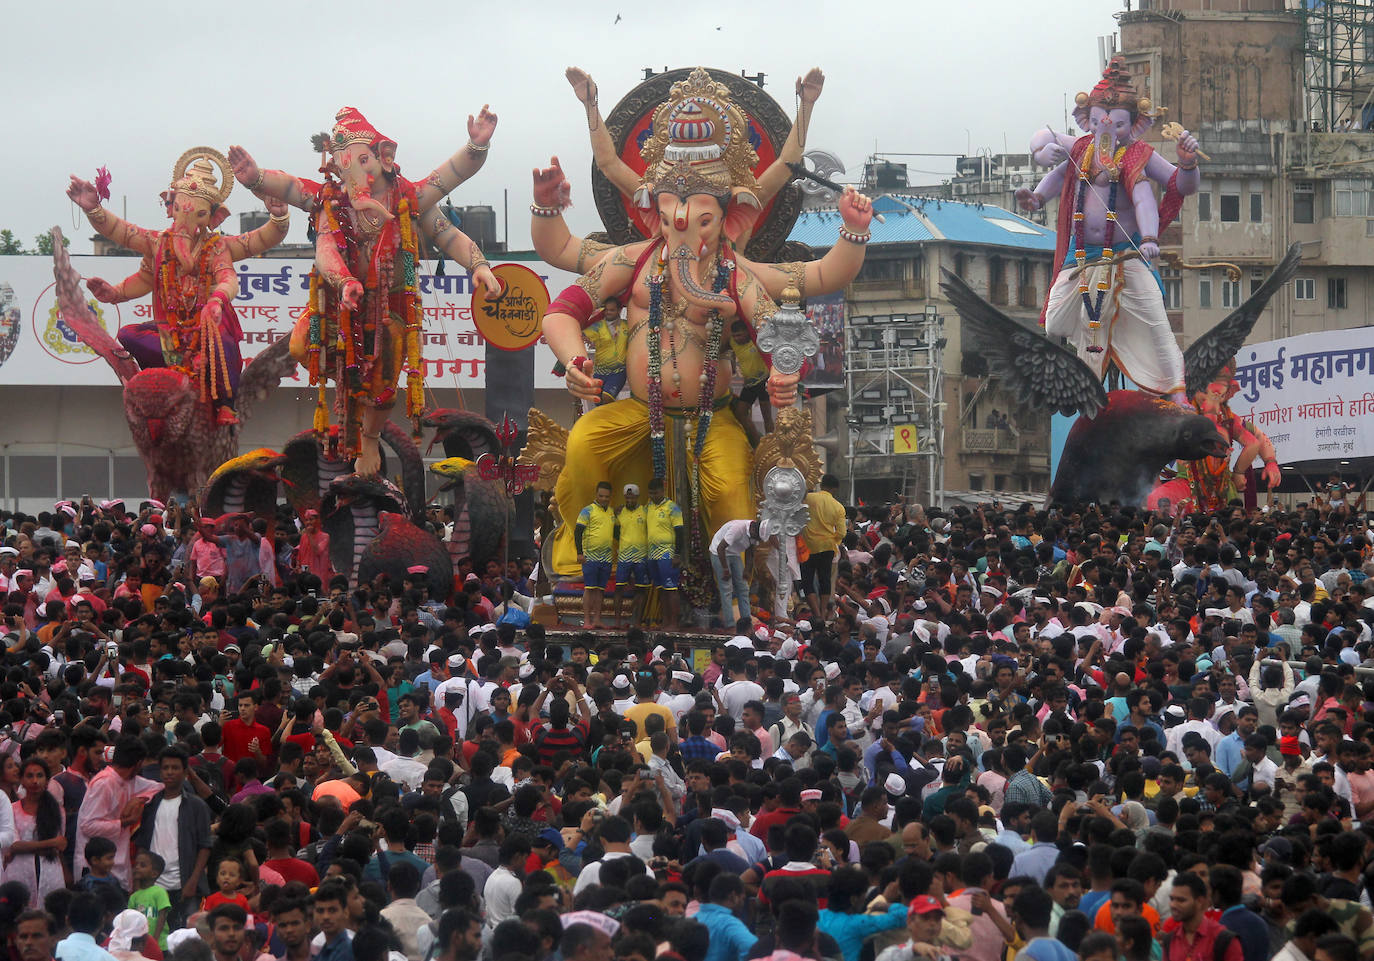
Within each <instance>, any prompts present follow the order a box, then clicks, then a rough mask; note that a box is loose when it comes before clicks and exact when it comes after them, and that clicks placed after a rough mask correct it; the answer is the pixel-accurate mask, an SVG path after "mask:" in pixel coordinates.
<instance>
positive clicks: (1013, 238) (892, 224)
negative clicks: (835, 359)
mask: <svg viewBox="0 0 1374 961" xmlns="http://www.w3.org/2000/svg"><path fill="white" fill-rule="evenodd" d="M873 209H874V210H876V211H877V212H879V213H881V214H882V215H883V217H884V219H885V220H886V221H887V222H886V223H879V222H878V221H877V220H874V221H873V224H872V228H871V229H872V231H873V240H872V243H874V244H910V243H920V242H921V241H926V240H949V241H951V242H954V243H961V244H988V245H991V246H997V247H1013V248H1018V249H1021V250H1043V251H1046V252H1049V253H1053V251H1054V232H1053V231H1052V230H1049V229H1048V228H1046V227H1042V226H1040V225H1039V224H1035V223H1031V222H1030V221H1029V220H1026V219H1025V218H1024V217H1020V216H1018V215H1016V214H1014V213H1012V212H1011V211H1009V210H1004V209H1003V208H1001V207H995V206H991V205H988V204H983V205H982V206H979V205H978V204H968V203H963V202H962V201H958V200H936V199H935V198H933V197H913V196H906V195H902V194H884V195H883V196H881V197H878V198H877V199H875V200H874V201H873ZM840 224H841V220H840V215H839V213H838V212H837V211H835V210H834V209H820V210H804V211H802V214H801V216H800V217H798V218H797V223H796V225H795V226H794V227H793V228H792V233H791V234H790V235H789V236H788V239H789V240H796V241H800V242H801V243H804V244H807V245H809V246H812V247H829V246H832V245H833V244H834V243H835V236H836V232H837V231H838V230H839V228H840Z"/></svg>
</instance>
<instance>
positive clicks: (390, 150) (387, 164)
mask: <svg viewBox="0 0 1374 961" xmlns="http://www.w3.org/2000/svg"><path fill="white" fill-rule="evenodd" d="M377 159H378V160H380V161H381V163H382V169H383V170H385V171H386V172H387V173H395V172H396V145H395V144H394V143H392V142H391V141H390V140H384V141H382V142H381V143H380V144H378V145H377Z"/></svg>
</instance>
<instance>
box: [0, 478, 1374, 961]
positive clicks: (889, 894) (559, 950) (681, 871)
mask: <svg viewBox="0 0 1374 961" xmlns="http://www.w3.org/2000/svg"><path fill="white" fill-rule="evenodd" d="M825 493H826V495H827V496H829V497H832V498H834V496H835V495H836V494H837V493H838V492H837V490H836V489H835V487H834V485H831V486H830V487H829V488H827V491H826V492H825ZM659 494H660V492H659V491H656V490H655V491H651V497H650V503H656V502H657V496H658V495H659ZM836 503H838V501H837V502H836ZM842 514H843V517H842V519H841V520H840V524H841V526H842V528H843V529H842V530H841V531H839V532H838V533H839V534H840V535H841V536H840V537H839V543H838V544H835V545H834V550H833V551H831V552H828V553H829V555H830V556H828V557H824V556H823V555H825V554H826V553H827V552H826V551H824V550H818V551H815V552H814V553H813V552H809V551H808V552H807V554H808V556H807V561H806V564H805V571H804V576H803V578H802V580H803V581H804V583H802V584H801V585H800V588H801V589H800V590H799V591H798V592H797V595H796V598H795V602H794V605H795V606H794V608H793V609H792V610H790V611H788V612H787V614H788V616H778V615H777V613H776V612H775V610H774V608H773V598H772V596H768V597H764V598H762V599H760V598H758V597H757V596H754V597H752V598H749V597H748V592H747V591H746V598H739V597H736V598H734V601H735V602H736V603H739V617H738V619H737V620H736V621H735V624H734V628H733V631H732V632H728V633H726V634H722V635H721V636H720V637H719V639H718V641H717V642H715V643H706V644H705V645H702V644H699V643H698V642H697V640H693V639H692V638H690V637H687V636H684V635H668V634H657V633H646V632H644V631H643V630H640V629H637V628H634V629H630V630H629V631H627V632H625V633H623V634H622V633H619V632H616V633H611V632H608V631H584V632H581V633H566V634H564V633H558V634H554V633H550V632H549V631H546V630H545V628H544V627H542V626H541V625H540V624H539V623H537V622H530V621H529V619H528V618H526V619H524V623H523V626H520V625H517V623H515V622H514V620H515V619H507V618H505V617H504V616H503V615H502V614H501V613H500V612H502V611H503V610H504V611H509V610H511V608H512V603H513V599H514V598H515V597H517V596H519V597H523V598H526V599H529V598H530V597H532V596H533V594H534V593H535V589H534V586H533V585H532V583H531V581H530V577H529V574H530V568H531V566H532V565H530V564H524V565H522V564H519V563H514V564H511V565H508V566H507V567H506V568H504V569H501V568H500V566H499V565H491V566H489V568H488V569H487V570H486V571H480V572H470V571H466V570H460V571H459V572H458V577H457V580H458V582H459V583H458V588H459V589H457V590H453V589H452V586H451V585H446V584H444V585H437V584H432V583H430V582H429V581H428V575H427V573H426V572H425V571H423V570H419V571H412V572H411V574H410V576H408V578H407V579H406V581H405V582H403V583H401V584H392V583H385V582H379V583H370V584H362V585H350V584H349V583H348V582H347V580H346V579H345V578H342V577H337V576H324V577H322V576H321V573H322V572H321V571H320V569H319V568H317V567H312V566H311V565H310V564H303V563H302V562H301V557H302V556H317V555H318V553H319V551H320V547H321V545H320V543H319V541H318V528H317V526H313V524H312V521H311V520H310V519H301V520H299V521H296V520H294V519H288V518H286V517H285V516H284V517H283V518H281V519H279V520H277V521H276V522H274V523H273V524H272V525H271V526H270V527H267V528H265V529H264V530H259V531H256V532H255V531H253V529H252V525H251V524H249V523H247V521H245V522H243V523H242V524H240V525H239V526H238V530H236V531H235V532H234V533H231V534H221V533H217V532H216V530H215V529H213V528H210V529H207V528H205V527H204V526H202V525H201V524H200V523H199V521H198V519H197V518H196V517H195V516H194V515H193V514H192V513H191V512H189V511H182V510H179V509H178V508H177V507H176V505H162V504H159V503H156V502H146V503H143V504H140V505H138V506H137V507H136V508H134V507H133V505H129V506H128V507H127V508H126V505H124V504H122V503H117V502H106V503H103V504H99V505H97V504H94V503H92V502H91V501H90V500H89V499H83V500H82V501H79V502H64V503H62V504H59V505H57V506H56V507H55V509H54V510H53V511H52V512H45V513H42V514H39V515H38V516H37V517H30V516H25V515H22V514H17V513H12V512H3V513H0V526H3V531H2V532H0V545H3V546H0V591H3V592H4V597H5V602H4V621H5V623H4V625H3V630H4V647H5V651H4V654H3V658H4V668H3V669H4V676H3V679H2V680H0V790H3V791H4V792H5V794H6V795H7V797H6V798H0V861H2V862H3V865H2V868H0V877H3V883H0V937H3V938H4V940H5V942H6V948H7V949H8V951H9V955H10V958H11V959H17V961H51V959H53V958H57V959H61V961H109V959H110V958H111V957H113V958H116V959H119V961H140V959H142V958H149V959H153V961H158V959H161V958H163V957H171V958H174V959H175V961H209V959H210V956H212V955H213V957H214V959H215V961H267V959H268V958H269V957H270V958H274V959H278V961H310V959H313V958H319V959H321V961H393V959H394V961H475V959H477V958H482V959H489V961H557V959H562V961H655V959H657V958H666V959H668V961H745V959H752V958H770V959H773V961H800V959H815V961H822V959H824V961H869V959H873V961H917V959H918V958H919V959H932V961H941V959H945V958H949V959H954V961H1075V959H1077V961H1268V959H1269V958H1271V957H1274V956H1278V957H1280V958H1281V959H1282V961H1374V915H1372V914H1371V910H1370V887H1369V879H1370V877H1371V868H1374V824H1371V811H1374V771H1372V770H1371V763H1370V762H1371V744H1372V743H1374V724H1372V723H1371V718H1374V714H1372V713H1371V710H1372V709H1374V703H1371V702H1374V685H1371V683H1370V681H1369V680H1368V679H1367V677H1368V673H1369V668H1367V667H1366V665H1367V664H1370V663H1371V662H1374V657H1372V656H1371V649H1370V646H1371V640H1372V639H1374V638H1372V636H1371V628H1370V624H1371V617H1374V579H1371V578H1370V577H1369V575H1370V574H1371V573H1374V562H1371V561H1370V560H1369V556H1370V552H1371V527H1370V524H1371V523H1374V521H1371V520H1370V519H1369V517H1368V516H1366V515H1365V514H1364V513H1363V512H1360V511H1358V510H1357V509H1356V508H1355V507H1354V506H1352V505H1351V504H1349V503H1348V500H1347V499H1346V498H1345V497H1339V498H1330V499H1326V500H1323V499H1319V498H1314V499H1312V500H1311V501H1309V502H1305V503H1302V504H1299V505H1297V506H1296V507H1295V508H1291V509H1284V508H1277V507H1267V508H1265V509H1263V510H1256V511H1250V512H1247V511H1246V510H1245V509H1244V508H1243V507H1241V506H1239V505H1236V506H1233V507H1229V508H1227V509H1225V510H1223V511H1220V512H1218V513H1216V514H1213V515H1201V514H1192V515H1187V514H1185V515H1181V516H1179V517H1178V518H1176V519H1173V520H1169V519H1160V518H1158V517H1155V516H1152V515H1150V514H1148V513H1146V512H1144V511H1141V510H1137V509H1132V508H1118V507H1110V508H1107V507H1103V508H1098V507H1090V508H1084V509H1076V508H1070V507H1065V506H1054V505H1052V506H1051V507H1049V508H1048V509H1045V510H1034V509H1031V508H1029V507H1021V508H1018V509H1016V510H1014V511H1013V510H1006V509H1003V508H1002V507H1001V506H1000V505H997V504H989V505H985V506H983V507H981V508H977V509H971V510H970V509H967V508H962V507H961V508H953V509H949V510H937V509H933V508H930V507H925V508H924V509H923V508H922V507H920V506H916V505H909V504H907V503H905V502H904V501H900V500H899V502H898V503H896V504H893V505H890V506H886V507H883V508H873V507H860V508H858V509H852V508H844V509H843V511H842ZM441 522H442V517H436V518H435V523H441ZM673 526H675V525H673V524H671V523H668V525H667V527H666V528H665V530H664V531H663V533H664V536H665V538H666V537H668V536H670V535H671V536H673V537H676V534H675V532H673V530H672V528H673ZM245 541H246V542H247V543H248V544H251V545H252V547H253V550H251V551H250V550H249V548H248V547H247V546H245V544H244V543H243V542H245ZM235 542H238V543H235ZM264 544H266V545H267V546H266V547H264V546H263V545H264ZM675 546H676V545H675ZM818 546H821V547H824V546H827V544H825V543H819V544H818ZM665 547H666V543H665ZM311 551H314V552H315V555H311ZM326 553H327V552H326ZM589 553H590V552H589ZM250 555H251V556H250ZM818 555H819V556H818ZM255 563H256V567H255ZM324 573H326V574H327V572H324ZM663 576H664V577H665V578H666V577H668V576H670V572H669V571H666V570H665V572H664V574H663ZM741 601H742V603H740V602H741ZM727 603H729V602H727ZM734 613H735V611H734V610H733V609H732V610H731V614H732V615H733V614H734ZM6 802H8V803H6Z"/></svg>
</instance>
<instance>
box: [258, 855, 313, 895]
mask: <svg viewBox="0 0 1374 961" xmlns="http://www.w3.org/2000/svg"><path fill="white" fill-rule="evenodd" d="M262 866H263V867H265V868H271V869H272V870H273V871H276V872H277V873H278V874H280V875H281V876H282V877H284V878H286V880H288V881H300V882H301V883H302V884H304V885H305V886H306V887H310V888H313V887H315V886H316V885H317V884H319V883H320V876H319V874H317V873H316V872H315V869H314V868H313V867H311V865H310V862H308V861H302V860H301V859H300V858H274V859H273V860H271V861H264V862H262Z"/></svg>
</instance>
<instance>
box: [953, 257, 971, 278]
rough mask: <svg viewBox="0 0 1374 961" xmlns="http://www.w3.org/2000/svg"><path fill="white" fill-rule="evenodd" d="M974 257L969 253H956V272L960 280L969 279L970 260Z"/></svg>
mask: <svg viewBox="0 0 1374 961" xmlns="http://www.w3.org/2000/svg"><path fill="white" fill-rule="evenodd" d="M972 259H973V258H971V257H969V256H968V255H967V254H955V255H954V274H955V276H957V277H958V278H959V279H960V280H968V268H969V261H970V260H972Z"/></svg>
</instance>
